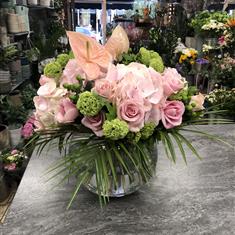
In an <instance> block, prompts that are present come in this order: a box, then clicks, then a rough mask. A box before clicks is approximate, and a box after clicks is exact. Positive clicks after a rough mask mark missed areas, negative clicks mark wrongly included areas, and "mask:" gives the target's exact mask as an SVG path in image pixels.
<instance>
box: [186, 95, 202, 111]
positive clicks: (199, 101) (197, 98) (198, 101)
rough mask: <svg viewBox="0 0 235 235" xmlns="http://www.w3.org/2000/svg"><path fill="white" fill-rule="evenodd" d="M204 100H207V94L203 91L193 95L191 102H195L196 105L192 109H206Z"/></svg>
mask: <svg viewBox="0 0 235 235" xmlns="http://www.w3.org/2000/svg"><path fill="white" fill-rule="evenodd" d="M204 101H205V96H204V95H203V94H201V93H199V94H198V95H194V96H192V97H191V100H190V103H189V104H192V103H194V104H195V105H196V106H195V107H193V109H192V111H201V110H203V109H205V108H204V106H203V104H204Z"/></svg>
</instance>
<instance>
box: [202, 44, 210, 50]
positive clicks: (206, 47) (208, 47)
mask: <svg viewBox="0 0 235 235" xmlns="http://www.w3.org/2000/svg"><path fill="white" fill-rule="evenodd" d="M212 49H213V47H212V46H210V45H207V44H203V45H202V51H203V52H208V51H209V50H212Z"/></svg>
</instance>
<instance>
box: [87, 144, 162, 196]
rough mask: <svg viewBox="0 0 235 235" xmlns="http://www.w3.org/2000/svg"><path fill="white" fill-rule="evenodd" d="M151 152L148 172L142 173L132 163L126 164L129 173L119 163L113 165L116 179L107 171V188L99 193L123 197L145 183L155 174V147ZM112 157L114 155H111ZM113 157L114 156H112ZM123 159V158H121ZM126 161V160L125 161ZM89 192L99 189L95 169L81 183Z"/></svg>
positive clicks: (96, 192) (96, 191)
mask: <svg viewBox="0 0 235 235" xmlns="http://www.w3.org/2000/svg"><path fill="white" fill-rule="evenodd" d="M151 153H152V154H151V155H149V157H148V161H149V166H150V167H149V170H150V172H151V173H150V174H149V173H147V171H146V172H145V173H146V174H145V175H144V174H143V173H142V172H141V171H140V170H138V166H137V168H136V167H135V166H134V165H130V164H129V166H128V168H129V174H128V173H127V172H126V171H125V169H123V167H122V166H120V165H115V166H114V168H115V171H116V176H117V177H116V181H115V180H114V177H113V175H112V173H111V169H110V172H109V173H108V184H109V187H108V190H105V191H103V190H102V189H101V191H100V194H101V195H102V196H106V197H123V196H125V195H129V194H132V193H134V192H136V191H137V190H138V189H140V187H141V186H143V185H144V184H146V183H147V182H148V181H149V180H150V179H151V177H152V176H154V175H155V169H156V164H157V157H158V155H157V149H156V148H155V149H154V151H152V152H151ZM113 157H114V156H113ZM114 158H115V157H114ZM123 160H124V161H125V158H123ZM125 163H126V162H125ZM127 164H128V163H127ZM83 185H84V186H85V187H86V188H87V189H88V190H89V191H90V192H92V193H95V194H99V190H98V187H97V181H96V173H95V171H93V172H91V177H90V178H89V179H88V180H87V181H86V183H84V184H83Z"/></svg>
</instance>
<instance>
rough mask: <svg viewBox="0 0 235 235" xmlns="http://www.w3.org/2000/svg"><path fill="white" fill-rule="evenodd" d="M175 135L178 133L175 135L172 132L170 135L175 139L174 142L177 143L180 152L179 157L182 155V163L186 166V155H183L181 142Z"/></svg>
mask: <svg viewBox="0 0 235 235" xmlns="http://www.w3.org/2000/svg"><path fill="white" fill-rule="evenodd" d="M177 134H178V133H176V132H172V133H171V135H172V136H173V137H174V139H175V141H176V143H177V145H178V147H179V150H180V152H181V155H182V157H183V159H184V162H185V164H186V165H187V159H186V154H185V151H184V147H183V145H182V142H181V140H180V138H179V137H178V136H177Z"/></svg>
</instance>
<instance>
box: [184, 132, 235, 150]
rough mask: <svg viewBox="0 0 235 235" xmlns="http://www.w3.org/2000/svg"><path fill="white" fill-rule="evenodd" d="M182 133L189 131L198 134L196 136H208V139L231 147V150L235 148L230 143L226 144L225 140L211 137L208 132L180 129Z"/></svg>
mask: <svg viewBox="0 0 235 235" xmlns="http://www.w3.org/2000/svg"><path fill="white" fill-rule="evenodd" d="M180 130H181V131H188V132H193V133H196V134H200V135H204V136H206V137H207V138H208V139H211V140H215V141H218V142H221V143H223V144H225V145H227V146H229V147H230V148H234V147H233V145H231V144H229V143H228V142H226V141H225V140H223V139H221V138H219V137H217V136H215V135H211V134H208V133H206V132H203V131H199V130H193V129H185V128H180Z"/></svg>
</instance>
